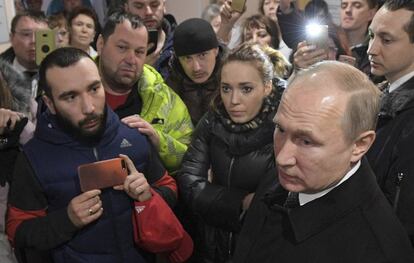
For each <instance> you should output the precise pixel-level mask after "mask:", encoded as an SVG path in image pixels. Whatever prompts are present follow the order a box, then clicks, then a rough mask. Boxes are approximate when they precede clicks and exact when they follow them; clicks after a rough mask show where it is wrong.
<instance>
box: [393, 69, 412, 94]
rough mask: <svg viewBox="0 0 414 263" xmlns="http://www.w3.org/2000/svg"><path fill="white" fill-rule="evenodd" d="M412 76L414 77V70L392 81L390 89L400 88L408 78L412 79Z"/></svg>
mask: <svg viewBox="0 0 414 263" xmlns="http://www.w3.org/2000/svg"><path fill="white" fill-rule="evenodd" d="M412 77H414V71H411V72H410V73H408V74H405V75H404V76H402V77H401V78H399V79H397V80H396V81H394V82H393V83H391V84H390V89H389V90H388V91H389V92H393V91H394V90H396V89H398V88H399V87H400V86H401V85H402V84H404V83H405V82H406V81H407V80H409V79H411V78H412Z"/></svg>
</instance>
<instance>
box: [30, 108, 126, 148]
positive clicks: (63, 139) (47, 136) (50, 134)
mask: <svg viewBox="0 0 414 263" xmlns="http://www.w3.org/2000/svg"><path fill="white" fill-rule="evenodd" d="M105 112H106V118H105V130H104V132H103V134H102V137H101V139H100V140H99V142H98V143H97V145H105V144H108V143H109V142H110V141H111V140H112V139H113V138H114V137H115V136H116V134H117V130H118V128H119V126H120V125H121V123H120V122H119V118H118V115H116V114H115V113H114V112H113V111H112V110H111V109H110V108H109V107H106V109H105ZM34 136H35V137H37V138H38V139H39V140H42V141H45V142H48V143H51V144H55V145H65V146H67V147H71V148H76V149H85V148H90V147H91V145H85V144H83V143H81V142H79V141H78V140H76V139H75V138H74V137H73V136H72V135H71V134H68V133H67V132H65V131H63V130H62V129H61V128H60V126H59V125H58V123H57V120H56V116H55V115H53V114H51V113H50V111H49V110H46V111H44V112H43V113H42V114H41V115H40V117H39V118H38V120H37V126H36V130H35V135H34Z"/></svg>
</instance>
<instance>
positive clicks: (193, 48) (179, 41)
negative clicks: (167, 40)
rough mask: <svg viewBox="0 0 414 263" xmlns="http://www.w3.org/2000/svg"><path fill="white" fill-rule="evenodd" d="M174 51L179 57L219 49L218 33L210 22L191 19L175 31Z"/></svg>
mask: <svg viewBox="0 0 414 263" xmlns="http://www.w3.org/2000/svg"><path fill="white" fill-rule="evenodd" d="M173 44H174V51H175V54H176V55H177V56H178V57H181V56H187V55H193V54H197V53H201V52H204V51H207V50H210V49H213V48H216V47H218V41H217V37H216V33H214V30H213V27H212V26H211V25H210V23H209V22H207V21H205V20H203V19H201V18H190V19H187V20H185V21H184V22H182V23H181V24H179V25H178V26H177V27H176V28H175V30H174V43H173Z"/></svg>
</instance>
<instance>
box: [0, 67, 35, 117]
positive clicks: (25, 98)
mask: <svg viewBox="0 0 414 263" xmlns="http://www.w3.org/2000/svg"><path fill="white" fill-rule="evenodd" d="M0 71H1V73H2V74H3V77H4V80H5V82H6V84H7V86H8V87H9V89H10V91H11V94H12V97H13V102H12V108H11V110H13V111H18V112H22V113H24V114H29V113H30V103H31V102H30V99H31V89H32V85H31V82H30V81H28V80H27V79H26V78H25V77H24V76H23V74H22V73H20V72H18V71H17V70H15V69H14V68H13V67H12V65H10V63H8V62H6V61H5V60H2V59H0Z"/></svg>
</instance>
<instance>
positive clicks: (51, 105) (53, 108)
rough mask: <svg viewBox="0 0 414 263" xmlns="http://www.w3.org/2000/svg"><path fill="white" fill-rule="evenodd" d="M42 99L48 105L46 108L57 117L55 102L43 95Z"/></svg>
mask: <svg viewBox="0 0 414 263" xmlns="http://www.w3.org/2000/svg"><path fill="white" fill-rule="evenodd" d="M42 99H43V102H44V103H46V106H47V108H48V109H49V110H50V112H51V113H52V114H53V115H56V109H55V104H53V101H52V100H51V99H50V98H49V97H48V96H47V95H43V96H42Z"/></svg>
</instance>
